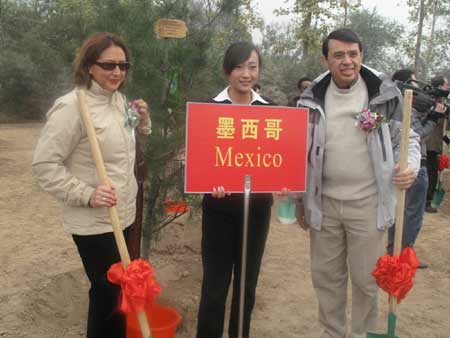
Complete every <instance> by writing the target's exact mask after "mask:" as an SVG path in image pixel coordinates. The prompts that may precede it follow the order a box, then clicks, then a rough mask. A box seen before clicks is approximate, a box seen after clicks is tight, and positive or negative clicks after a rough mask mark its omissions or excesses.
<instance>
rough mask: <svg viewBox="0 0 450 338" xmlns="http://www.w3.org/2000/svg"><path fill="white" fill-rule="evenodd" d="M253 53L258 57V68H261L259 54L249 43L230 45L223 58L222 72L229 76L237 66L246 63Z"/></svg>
mask: <svg viewBox="0 0 450 338" xmlns="http://www.w3.org/2000/svg"><path fill="white" fill-rule="evenodd" d="M253 51H255V52H256V54H257V55H258V61H259V67H261V66H262V60H261V53H260V52H259V50H258V48H257V47H256V46H255V45H254V44H253V43H250V42H235V43H233V44H231V45H230V46H229V47H228V48H227V50H226V52H225V56H224V58H223V71H224V73H225V74H226V75H230V74H231V72H232V71H233V69H234V68H236V66H237V65H240V64H241V63H242V62H244V61H246V60H247V59H248V58H249V57H250V54H251V53H252V52H253Z"/></svg>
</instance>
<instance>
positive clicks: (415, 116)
mask: <svg viewBox="0 0 450 338" xmlns="http://www.w3.org/2000/svg"><path fill="white" fill-rule="evenodd" d="M392 80H393V81H398V82H400V83H406V84H409V85H415V82H414V81H416V80H417V79H416V75H415V73H414V71H412V70H411V69H400V70H397V71H396V72H395V73H394V74H393V75H392ZM441 109H442V107H440V106H438V107H436V110H437V111H436V110H434V111H433V112H420V111H418V110H417V109H415V108H414V104H413V109H412V119H411V121H412V123H411V128H412V129H413V130H414V131H415V132H416V133H417V134H418V135H419V136H420V147H421V161H420V169H419V172H418V174H417V177H416V180H415V181H414V183H413V185H412V186H411V187H410V188H409V189H408V190H407V191H406V196H405V215H404V222H403V224H404V227H403V238H402V247H408V246H409V247H413V246H414V243H415V242H416V239H417V236H418V234H419V232H420V229H421V227H422V222H423V214H424V212H425V203H426V198H427V190H428V174H427V149H426V140H427V139H428V137H429V136H430V135H431V134H432V133H433V132H434V130H435V128H436V123H437V122H438V121H439V115H442V111H441ZM439 113H441V114H439ZM394 235H395V225H394V226H392V227H390V228H389V235H388V247H387V251H388V252H389V253H390V254H392V251H393V246H394ZM427 267H428V266H427V264H425V263H423V262H420V264H419V268H421V269H424V268H427Z"/></svg>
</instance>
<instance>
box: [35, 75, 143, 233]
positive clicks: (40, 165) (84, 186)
mask: <svg viewBox="0 0 450 338" xmlns="http://www.w3.org/2000/svg"><path fill="white" fill-rule="evenodd" d="M77 90H79V89H77V88H76V89H74V90H72V91H71V92H70V93H68V94H66V95H64V96H62V97H60V98H59V99H57V100H56V101H55V103H54V105H53V107H52V108H51V109H50V110H49V112H48V113H47V123H46V124H45V126H44V128H43V130H42V133H41V136H40V138H39V140H38V143H37V145H36V149H35V152H34V157H33V163H32V170H33V175H34V176H35V177H36V178H37V180H38V182H39V184H40V186H41V187H42V188H43V189H44V190H46V191H47V192H49V193H50V194H52V195H53V196H55V197H56V198H57V199H58V200H60V201H61V202H63V217H64V229H65V231H67V232H69V233H71V234H76V235H94V234H101V233H106V232H111V231H112V226H111V221H110V217H109V212H108V209H107V208H91V207H89V204H88V203H89V198H90V196H91V194H92V193H93V191H94V190H95V187H96V186H97V185H99V178H98V175H97V171H96V167H95V163H94V160H93V158H92V154H91V148H90V145H89V140H88V138H87V134H86V130H85V128H84V125H83V121H82V119H81V115H80V112H79V108H78V99H77V95H76V91H77ZM84 90H85V91H86V100H87V106H88V109H89V112H90V114H91V116H92V121H93V124H94V127H95V130H96V134H97V139H98V142H99V145H100V149H101V152H102V155H103V160H104V162H105V167H106V172H107V175H108V177H109V179H110V181H111V184H112V186H114V187H115V189H116V193H117V198H118V199H117V209H118V213H119V217H120V221H121V225H122V228H125V227H127V226H129V225H131V224H132V223H133V222H134V219H135V212H136V210H135V209H136V207H135V204H136V194H137V183H136V178H135V176H134V161H135V140H134V137H133V135H132V132H131V129H130V128H129V127H125V120H126V116H125V104H126V101H125V97H124V96H123V95H122V94H120V93H119V92H114V93H112V92H109V91H107V90H105V89H103V88H102V87H100V86H99V85H98V84H97V83H96V82H94V81H92V86H91V88H90V89H89V90H87V89H86V88H84Z"/></svg>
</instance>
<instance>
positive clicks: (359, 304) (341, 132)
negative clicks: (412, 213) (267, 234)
mask: <svg viewBox="0 0 450 338" xmlns="http://www.w3.org/2000/svg"><path fill="white" fill-rule="evenodd" d="M322 54H323V56H322V61H323V63H324V64H326V65H327V67H328V70H329V71H328V72H326V73H324V74H322V75H320V76H319V77H318V78H317V79H315V80H314V81H313V84H312V86H310V87H309V88H308V89H307V90H306V91H305V92H304V93H303V95H302V96H301V98H300V101H299V105H300V106H302V107H307V108H309V124H308V133H309V134H308V157H307V159H308V166H307V168H308V171H307V175H308V179H307V191H306V193H305V194H304V195H303V196H302V197H301V198H299V200H298V203H299V207H298V208H297V218H298V221H299V223H300V225H301V226H302V227H304V228H310V229H311V232H310V239H311V275H312V281H313V285H314V288H315V291H316V294H317V298H318V302H319V321H320V323H321V325H322V327H323V329H324V331H323V334H322V338H344V337H346V330H347V327H346V326H347V325H346V303H347V281H348V273H349V272H350V276H351V281H352V325H351V328H350V332H351V333H350V337H352V338H365V337H366V333H367V331H370V330H373V329H375V328H376V322H377V290H378V287H377V285H376V282H375V279H374V278H373V277H372V275H371V272H372V270H373V268H374V267H375V264H376V261H377V259H378V258H379V256H381V255H382V253H383V234H384V230H385V229H386V228H388V227H390V226H392V224H393V223H394V220H395V205H396V199H395V195H396V193H395V192H396V191H395V187H397V188H399V189H407V188H408V187H409V186H411V184H412V183H413V182H414V179H415V177H416V175H417V172H418V169H419V166H420V145H419V137H418V135H417V134H416V133H414V132H413V131H412V130H410V139H409V147H408V149H409V157H408V168H407V170H405V171H404V172H399V166H398V164H396V163H397V162H398V160H399V149H400V139H401V137H400V135H401V132H400V128H401V120H402V97H401V94H400V92H399V90H398V89H397V86H396V85H395V83H393V82H392V81H391V80H390V79H389V78H388V77H387V76H385V75H383V74H380V73H378V72H376V71H374V70H371V69H369V68H368V67H365V66H363V65H362V59H363V51H362V45H361V41H360V39H359V37H358V36H357V35H356V33H354V32H353V31H351V30H349V29H339V30H336V31H334V32H332V33H330V34H329V35H328V37H327V38H326V39H325V41H324V42H323V46H322ZM367 109H369V110H370V111H371V112H372V113H371V114H367V111H366V114H365V115H366V116H367V115H371V116H372V117H376V116H379V118H378V120H377V122H376V123H373V124H372V126H371V127H370V128H367V126H365V125H364V124H363V123H357V120H356V119H355V116H357V115H360V114H361V113H362V112H363V111H364V110H367ZM374 113H376V115H375V114H374ZM360 116H363V115H360Z"/></svg>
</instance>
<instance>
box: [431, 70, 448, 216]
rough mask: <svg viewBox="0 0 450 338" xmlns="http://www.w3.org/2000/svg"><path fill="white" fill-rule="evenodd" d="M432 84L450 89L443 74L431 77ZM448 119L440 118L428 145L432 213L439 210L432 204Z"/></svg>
mask: <svg viewBox="0 0 450 338" xmlns="http://www.w3.org/2000/svg"><path fill="white" fill-rule="evenodd" d="M431 86H432V87H435V88H439V89H442V90H449V89H450V85H449V82H448V79H447V78H446V77H444V76H442V75H437V76H435V77H433V78H432V79H431ZM446 127H447V119H444V118H442V119H440V120H439V121H438V123H437V126H436V128H435V129H434V132H433V133H432V135H431V136H430V137H429V138H428V140H427V142H426V145H427V170H428V180H429V186H428V194H427V202H426V207H425V211H426V212H430V213H435V212H437V209H436V208H435V207H433V206H432V205H431V201H433V197H434V192H435V191H436V185H437V183H438V163H439V155H441V154H442V140H443V138H444V136H446Z"/></svg>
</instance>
